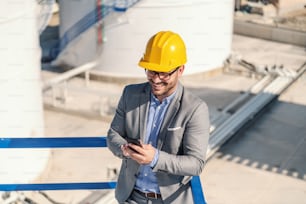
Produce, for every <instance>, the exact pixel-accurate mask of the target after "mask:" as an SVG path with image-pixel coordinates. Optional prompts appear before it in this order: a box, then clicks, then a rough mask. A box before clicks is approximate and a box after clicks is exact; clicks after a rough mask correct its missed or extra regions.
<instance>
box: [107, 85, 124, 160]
mask: <svg viewBox="0 0 306 204" xmlns="http://www.w3.org/2000/svg"><path fill="white" fill-rule="evenodd" d="M125 94H126V88H125V89H124V91H123V94H122V95H121V98H120V100H119V103H118V106H117V109H116V113H115V116H114V118H113V121H112V123H111V126H110V129H109V130H108V133H107V146H108V148H109V149H110V151H111V152H112V153H113V154H114V155H115V156H117V157H119V158H124V156H123V154H122V151H121V145H123V144H125V143H126V140H125V139H124V137H125Z"/></svg>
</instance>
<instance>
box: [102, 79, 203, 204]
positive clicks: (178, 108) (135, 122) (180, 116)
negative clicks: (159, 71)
mask: <svg viewBox="0 0 306 204" xmlns="http://www.w3.org/2000/svg"><path fill="white" fill-rule="evenodd" d="M150 93H151V87H150V85H149V83H143V84H136V85H129V86H127V87H125V89H124V91H123V94H122V96H121V98H120V101H119V104H118V107H117V110H116V114H115V117H114V119H113V121H112V123H111V127H110V129H109V131H108V136H107V142H108V147H109V149H110V150H111V151H112V152H113V153H114V154H115V155H116V156H118V157H120V158H122V165H121V170H120V173H119V178H118V182H117V187H116V199H117V200H118V201H119V203H122V202H124V201H125V200H126V199H127V198H128V197H129V195H130V194H131V192H132V191H133V188H134V185H135V182H136V177H137V173H138V169H139V164H138V163H136V162H135V161H133V160H132V159H128V158H125V157H124V156H123V155H122V151H121V149H120V146H121V145H122V144H125V143H126V140H125V138H126V137H130V138H138V139H139V138H140V139H141V140H143V137H144V136H145V135H146V134H145V131H146V117H147V113H148V107H149V103H150ZM208 138H209V115H208V108H207V105H206V104H205V102H203V101H202V100H201V99H200V98H198V97H196V96H194V95H192V94H191V93H190V92H189V91H188V90H186V89H185V88H184V87H183V86H182V85H181V84H180V83H179V85H178V88H177V91H176V94H175V97H174V99H173V100H172V102H171V103H170V105H169V107H168V110H167V112H166V114H165V118H164V120H163V123H162V125H161V129H160V133H159V136H158V144H157V148H158V149H159V150H160V155H159V159H158V161H157V164H156V165H155V167H154V168H153V172H155V174H156V177H157V180H158V184H159V187H160V191H161V194H162V199H163V200H164V202H165V203H188V204H189V203H193V200H192V194H191V190H190V182H189V181H190V180H191V178H192V176H194V175H199V174H200V173H201V172H202V170H203V168H204V163H205V154H206V149H207V144H208Z"/></svg>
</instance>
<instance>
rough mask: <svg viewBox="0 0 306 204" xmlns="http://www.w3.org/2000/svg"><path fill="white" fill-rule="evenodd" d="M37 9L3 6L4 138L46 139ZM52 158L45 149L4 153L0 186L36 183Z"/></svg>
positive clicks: (28, 4)
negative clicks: (49, 158) (48, 160)
mask: <svg viewBox="0 0 306 204" xmlns="http://www.w3.org/2000/svg"><path fill="white" fill-rule="evenodd" d="M36 9H37V5H36V1H35V0H27V1H17V2H12V1H10V0H1V1H0V33H1V37H0V59H1V60H0V93H1V95H0V101H1V105H0V121H1V122H0V138H14V137H43V136H44V122H43V121H44V119H43V103H42V93H41V92H42V91H41V78H40V73H41V70H40V68H41V66H40V56H41V51H40V47H39V38H38V34H39V29H38V27H37V21H36V11H37V10H36ZM8 144H9V143H8ZM48 155H49V151H48V150H46V149H5V148H0V166H1V167H0V183H1V184H8V183H28V182H32V181H33V180H35V179H36V178H37V177H38V176H39V175H40V173H42V171H43V169H44V168H45V165H46V163H47V159H48Z"/></svg>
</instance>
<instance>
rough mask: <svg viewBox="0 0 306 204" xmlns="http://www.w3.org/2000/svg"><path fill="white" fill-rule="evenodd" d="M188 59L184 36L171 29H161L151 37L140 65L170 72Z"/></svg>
mask: <svg viewBox="0 0 306 204" xmlns="http://www.w3.org/2000/svg"><path fill="white" fill-rule="evenodd" d="M186 61H187V57H186V47H185V43H184V41H183V40H182V38H181V37H180V36H179V35H178V34H176V33H174V32H171V31H160V32H158V33H157V34H155V35H154V36H152V37H151V38H150V40H149V41H148V43H147V47H146V52H145V53H144V56H143V57H142V58H141V59H140V61H139V63H138V65H139V66H140V67H142V68H144V69H148V70H152V71H156V72H169V71H171V70H173V69H175V68H177V67H179V66H181V65H184V64H185V63H186Z"/></svg>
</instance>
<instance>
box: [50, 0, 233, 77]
mask: <svg viewBox="0 0 306 204" xmlns="http://www.w3.org/2000/svg"><path fill="white" fill-rule="evenodd" d="M61 2H63V3H64V2H65V3H64V4H70V8H68V7H67V5H65V6H64V7H62V6H61V5H60V10H62V11H61V13H70V16H72V15H71V13H76V12H75V11H76V10H78V12H77V13H78V14H77V15H80V13H79V11H80V9H78V8H77V7H79V6H78V5H77V3H75V1H74V3H73V4H72V3H68V2H69V1H61ZM71 2H73V1H71ZM78 2H79V4H81V5H83V3H81V2H82V0H80V1H78ZM108 2H109V1H108ZM113 2H118V1H113ZM121 2H129V1H121ZM134 3H135V1H134ZM90 5H91V7H92V6H93V5H94V4H93V2H92V3H88V7H90ZM91 9H93V8H91ZM89 10H90V8H89ZM233 10H234V1H233V0H219V1H211V0H139V1H136V3H135V4H133V6H131V7H129V8H127V10H126V11H121V12H118V11H116V10H114V11H112V12H111V13H110V14H108V15H106V16H105V18H104V24H103V31H102V32H103V33H102V34H103V42H102V45H101V48H99V46H97V47H95V46H94V44H95V45H97V44H98V40H97V39H98V36H97V35H99V32H98V31H99V30H98V29H101V27H99V26H98V25H95V26H92V27H91V28H90V29H89V30H91V31H86V32H84V33H83V34H81V37H80V38H76V39H75V40H73V42H72V43H73V46H67V48H66V50H64V51H63V53H65V54H61V55H59V57H58V59H57V60H56V61H55V64H57V65H60V64H65V63H66V64H67V63H68V64H69V63H70V62H77V61H80V62H81V61H82V63H85V62H86V60H89V59H90V58H91V59H92V60H93V59H94V58H95V56H96V55H98V60H99V64H100V65H99V66H98V67H97V71H99V72H100V73H101V74H103V75H108V76H117V77H120V76H122V77H144V72H143V69H139V68H138V66H137V63H138V61H139V59H140V58H141V57H142V55H143V52H144V49H145V46H146V42H147V41H148V39H149V38H150V37H151V36H152V35H153V34H155V33H157V32H158V31H161V30H171V31H174V32H176V33H178V34H180V35H181V36H182V38H183V39H184V40H185V43H186V47H187V56H188V62H187V65H186V69H185V74H194V73H199V72H206V71H209V70H213V69H216V68H220V66H222V64H223V62H224V60H225V59H226V58H227V57H228V55H229V54H230V50H231V41H232V30H233ZM85 13H88V10H87V11H86V12H84V14H83V16H84V15H85ZM65 16H69V15H68V14H66V15H65ZM65 21H69V22H71V19H69V20H68V19H67V20H66V18H63V17H61V24H66V23H65ZM76 23H77V22H76ZM85 41H87V42H85ZM77 42H79V43H77ZM80 45H82V46H80ZM85 45H86V46H85ZM89 45H90V46H89ZM89 47H91V48H89ZM99 51H100V52H99ZM89 55H91V57H88V56H89ZM76 56H77V57H78V60H75V59H74V60H72V59H73V57H76ZM81 58H83V59H82V60H81ZM82 63H80V64H76V63H74V64H71V65H72V66H78V65H81V64H82Z"/></svg>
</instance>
